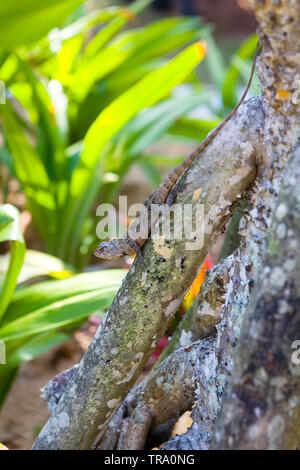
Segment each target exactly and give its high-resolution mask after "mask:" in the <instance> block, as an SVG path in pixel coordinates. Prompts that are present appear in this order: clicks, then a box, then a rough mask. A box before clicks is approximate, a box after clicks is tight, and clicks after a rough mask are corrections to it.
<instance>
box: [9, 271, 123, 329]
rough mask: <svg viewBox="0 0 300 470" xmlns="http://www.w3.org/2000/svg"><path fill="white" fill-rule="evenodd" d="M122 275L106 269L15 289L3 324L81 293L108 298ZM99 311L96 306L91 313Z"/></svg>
mask: <svg viewBox="0 0 300 470" xmlns="http://www.w3.org/2000/svg"><path fill="white" fill-rule="evenodd" d="M126 272H127V271H126V270H123V269H107V270H103V271H94V272H89V273H82V274H77V275H74V276H72V277H69V278H67V279H62V280H55V281H54V280H53V281H45V282H39V283H38V284H34V285H32V286H28V287H19V288H18V289H17V290H16V291H15V293H14V296H13V298H12V300H11V302H10V305H9V307H8V309H7V313H6V315H5V318H4V324H5V325H6V324H8V323H10V322H12V321H14V320H16V319H17V318H19V317H21V316H24V315H27V314H29V313H31V312H33V311H36V310H39V309H43V308H44V307H45V308H47V307H48V306H51V305H52V304H55V303H59V302H60V301H63V300H67V301H68V300H69V299H70V298H75V297H80V295H82V294H83V295H86V294H87V295H88V294H89V293H91V294H94V293H96V294H97V295H98V294H104V295H105V293H106V292H108V294H107V295H108V298H109V299H111V296H112V295H113V294H112V293H113V292H116V291H117V289H118V288H119V286H120V283H121V281H122V279H123V278H124V276H125V274H126ZM101 308H105V307H99V308H96V309H95V310H99V309H101ZM84 316H86V315H84Z"/></svg>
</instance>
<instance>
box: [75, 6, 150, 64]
mask: <svg viewBox="0 0 300 470" xmlns="http://www.w3.org/2000/svg"><path fill="white" fill-rule="evenodd" d="M152 2H153V0H137V1H135V2H133V3H132V4H131V5H129V6H128V8H127V9H123V10H121V11H120V12H119V15H118V16H117V17H116V18H114V19H113V20H112V21H111V22H110V23H109V24H108V25H107V26H106V27H105V28H103V29H102V30H101V31H100V32H99V33H98V34H96V35H95V36H94V38H93V39H92V40H91V41H90V42H89V44H88V45H87V47H86V49H85V52H84V53H85V56H87V57H93V56H94V55H95V54H96V53H97V52H98V51H99V50H100V49H101V48H102V47H103V46H104V45H105V44H106V43H107V42H108V41H109V40H110V39H111V38H112V37H114V36H115V35H116V34H117V32H118V31H120V29H121V28H122V27H123V26H124V25H125V24H126V23H127V22H128V21H130V20H131V19H132V18H133V17H134V16H135V15H137V14H138V13H140V12H141V11H142V10H143V9H145V8H146V7H147V6H148V5H150V3H152Z"/></svg>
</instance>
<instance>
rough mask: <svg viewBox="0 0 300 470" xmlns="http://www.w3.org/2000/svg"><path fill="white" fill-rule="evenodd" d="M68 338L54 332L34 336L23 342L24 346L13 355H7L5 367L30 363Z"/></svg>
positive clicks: (63, 334)
mask: <svg viewBox="0 0 300 470" xmlns="http://www.w3.org/2000/svg"><path fill="white" fill-rule="evenodd" d="M68 337H69V334H66V333H56V332H55V331H54V332H53V331H51V332H50V333H42V334H40V335H37V336H34V337H33V338H30V339H29V340H28V341H26V342H24V344H22V346H20V347H19V348H18V349H16V350H15V351H14V352H13V353H11V354H9V356H8V359H7V365H8V366H19V365H20V364H21V363H22V362H28V361H32V359H35V358H36V357H38V356H40V355H41V354H43V353H44V352H46V351H48V350H49V349H51V348H53V347H54V346H57V345H58V344H60V343H62V342H63V341H66V340H67V339H68Z"/></svg>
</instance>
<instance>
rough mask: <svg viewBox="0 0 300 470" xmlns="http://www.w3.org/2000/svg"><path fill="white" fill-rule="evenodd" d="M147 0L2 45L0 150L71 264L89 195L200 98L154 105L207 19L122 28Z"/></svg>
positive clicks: (107, 195)
mask: <svg viewBox="0 0 300 470" xmlns="http://www.w3.org/2000/svg"><path fill="white" fill-rule="evenodd" d="M44 3H45V2H44ZM149 3H151V1H149V0H138V1H136V2H134V3H133V4H132V5H131V6H130V7H128V9H124V8H118V7H116V8H113V9H107V10H103V11H94V12H93V13H92V14H88V15H84V16H81V17H79V18H78V19H77V20H75V21H74V22H73V23H70V24H68V25H66V26H65V27H63V28H60V29H59V28H56V29H55V30H52V31H51V32H50V33H49V34H48V36H47V37H43V38H42V39H41V40H40V41H38V42H35V43H34V44H31V45H30V47H29V46H28V47H25V46H24V45H22V46H19V47H17V48H14V49H13V50H12V49H11V48H3V51H2V55H1V61H0V64H1V69H0V79H1V80H3V81H5V83H6V86H7V89H8V99H7V103H6V105H5V106H2V107H1V118H2V122H3V125H4V131H5V147H4V148H2V150H1V153H0V159H2V162H4V163H5V164H6V165H7V166H8V167H9V170H10V171H11V172H12V174H13V175H14V176H15V177H16V178H17V179H18V180H19V181H20V183H21V185H22V189H23V191H24V193H25V195H26V197H27V201H28V205H29V208H30V211H31V213H32V216H33V219H34V222H35V225H36V227H37V228H38V230H39V232H40V234H41V237H42V239H43V242H44V245H45V249H46V251H47V252H48V253H50V254H54V255H56V256H59V257H60V258H62V259H64V260H66V261H68V262H71V263H73V264H74V265H76V266H80V265H82V264H84V263H85V259H84V258H85V256H86V255H87V254H89V253H90V252H91V251H92V246H93V244H95V243H96V239H95V236H94V233H95V230H94V223H93V219H92V218H91V217H89V216H90V215H91V210H92V208H93V206H94V205H95V202H96V201H97V199H98V198H99V197H100V201H103V202H111V201H112V198H113V196H114V194H115V193H116V191H117V190H118V188H119V187H120V184H121V182H122V179H123V177H124V175H125V174H126V172H127V171H128V169H129V167H130V166H131V164H132V163H133V162H134V161H135V160H137V159H138V158H140V157H141V156H142V153H143V152H144V150H145V149H146V147H147V146H149V145H150V144H151V143H153V142H155V141H156V140H157V139H158V138H159V137H160V136H161V134H162V133H164V132H165V129H166V128H167V127H169V126H171V125H172V124H173V122H174V121H175V120H176V119H177V118H178V116H179V115H180V114H182V113H185V112H186V111H188V110H189V109H191V108H192V107H195V106H196V105H197V104H198V102H199V100H198V101H197V96H196V95H195V96H194V97H193V98H192V99H189V103H188V105H187V103H186V100H185V99H181V100H178V99H177V100H174V99H173V101H171V102H169V103H168V104H167V107H169V108H172V109H173V114H172V116H171V115H170V116H168V117H167V119H166V115H165V108H164V107H162V108H155V106H154V105H155V104H156V103H158V102H160V101H161V100H162V99H165V98H166V97H168V96H169V95H170V93H171V91H172V90H173V89H174V87H176V85H178V84H179V83H181V82H183V81H184V80H186V79H188V78H189V77H190V75H191V73H192V72H193V70H194V68H195V67H196V66H197V64H198V63H199V62H200V61H201V60H202V58H203V57H201V55H200V54H199V50H198V48H197V47H196V46H194V45H191V46H187V44H189V43H193V42H195V41H197V40H198V39H200V37H202V36H203V35H207V34H208V32H209V29H208V27H204V26H201V25H200V24H199V20H198V19H196V18H170V19H164V20H160V21H157V22H155V23H153V24H150V25H148V26H144V27H136V28H132V29H129V30H126V31H123V32H121V31H120V30H121V29H122V28H123V27H124V26H125V25H126V24H127V23H128V21H129V20H131V19H132V18H134V17H135V15H137V14H138V13H139V12H140V11H141V10H142V9H143V8H145V7H146V6H147V5H148V4H149ZM95 25H97V27H98V26H99V25H101V28H100V30H99V31H98V32H96V33H94V34H91V33H92V31H94V29H93V27H94V26H95ZM182 47H185V49H184V50H183V51H182V52H180V53H179V54H177V55H176V57H174V58H173V59H171V60H170V59H169V58H168V57H167V55H168V54H170V53H172V55H173V54H174V52H175V51H177V50H178V49H179V48H180V49H181V48H182ZM171 100H172V98H171ZM146 108H147V112H146V113H144V114H143V116H142V117H141V119H140V118H138V119H137V120H136V121H135V122H136V125H133V123H132V119H133V118H135V116H137V115H138V114H139V113H140V112H141V111H143V110H145V109H146ZM148 111H149V112H148ZM142 122H143V124H142ZM127 123H129V125H128V126H126V125H127ZM160 123H161V125H160Z"/></svg>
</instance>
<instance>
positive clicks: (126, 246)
mask: <svg viewBox="0 0 300 470" xmlns="http://www.w3.org/2000/svg"><path fill="white" fill-rule="evenodd" d="M258 51H259V43H258V44H257V47H256V51H255V55H254V59H253V64H252V69H251V74H250V78H249V81H248V84H247V86H246V88H245V91H244V93H243V95H242V97H241V98H240V100H239V102H238V103H237V105H236V106H235V108H234V109H233V110H232V111H231V112H230V113H229V114H228V116H226V118H225V119H224V120H223V121H222V122H221V123H220V124H219V125H218V126H217V127H216V128H215V129H214V130H213V131H211V132H210V133H209V134H208V135H207V137H206V138H205V139H204V140H203V142H202V143H201V145H200V146H199V147H198V148H197V149H196V150H194V152H192V153H191V154H190V155H189V156H188V157H187V158H186V159H185V160H183V161H182V162H181V163H180V164H179V165H178V166H176V167H175V168H174V169H173V170H172V171H171V173H169V174H168V175H167V176H166V177H165V178H164V180H163V181H162V182H161V184H160V185H159V186H158V187H157V188H156V189H155V190H154V191H153V192H152V193H151V194H150V196H149V197H148V199H147V200H146V201H145V202H144V206H145V208H146V211H147V214H148V222H149V221H150V218H151V216H150V214H151V205H152V204H164V203H165V202H166V201H167V203H168V204H169V205H170V201H171V194H172V189H173V188H174V187H175V185H176V183H177V181H178V179H179V177H180V176H181V175H182V174H183V172H184V171H185V170H186V169H187V168H188V167H189V166H190V165H191V163H192V162H193V161H194V160H195V159H196V158H197V157H198V156H199V155H200V154H201V153H202V152H203V150H204V149H205V148H206V147H207V146H208V145H209V144H210V143H211V142H212V141H213V140H214V139H215V138H216V136H217V135H218V134H219V133H220V131H221V130H222V129H223V127H225V126H226V124H227V123H228V122H229V121H230V120H231V118H232V117H233V116H234V115H235V114H236V112H237V110H238V109H239V107H240V106H241V105H242V103H243V101H244V99H245V98H246V95H247V94H248V91H249V88H250V86H251V82H252V79H253V75H254V71H255V65H256V59H257V56H258ZM141 217H142V215H141V213H140V214H139V215H138V216H137V217H136V218H135V219H134V220H133V222H132V224H131V227H133V228H134V229H137V228H138V227H139V226H140V225H141ZM148 227H149V231H148V235H149V233H150V232H151V224H148ZM145 242H146V239H145V238H136V239H133V238H131V237H130V236H129V234H128V235H127V236H126V237H125V238H114V239H111V240H110V241H108V242H102V243H100V245H99V246H98V247H97V248H96V250H95V252H94V254H95V256H97V257H98V258H102V259H109V260H113V259H119V258H122V257H124V256H126V255H127V256H133V255H135V254H139V255H140V254H141V251H140V250H141V248H142V247H143V245H144V244H145Z"/></svg>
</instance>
